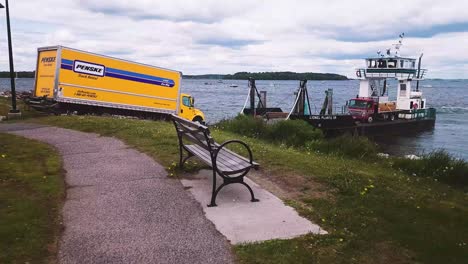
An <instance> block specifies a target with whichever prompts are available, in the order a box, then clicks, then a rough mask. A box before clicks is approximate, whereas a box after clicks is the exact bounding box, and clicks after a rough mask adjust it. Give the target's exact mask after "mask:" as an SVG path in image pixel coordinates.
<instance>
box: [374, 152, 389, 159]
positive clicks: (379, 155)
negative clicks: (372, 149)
mask: <svg viewBox="0 0 468 264" xmlns="http://www.w3.org/2000/svg"><path fill="white" fill-rule="evenodd" d="M377 156H378V157H381V158H387V159H388V158H389V157H390V155H389V154H387V153H377Z"/></svg>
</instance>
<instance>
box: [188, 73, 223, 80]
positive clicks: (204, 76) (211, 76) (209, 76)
mask: <svg viewBox="0 0 468 264" xmlns="http://www.w3.org/2000/svg"><path fill="white" fill-rule="evenodd" d="M224 76H225V75H224V74H200V75H185V74H184V75H183V78H184V79H216V80H220V79H224Z"/></svg>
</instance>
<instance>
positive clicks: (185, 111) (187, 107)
mask: <svg viewBox="0 0 468 264" xmlns="http://www.w3.org/2000/svg"><path fill="white" fill-rule="evenodd" d="M181 97H182V98H181V101H182V104H181V105H180V112H179V116H180V117H182V118H185V119H188V120H190V121H192V119H193V117H194V110H193V105H192V100H191V99H190V96H187V95H182V96H181Z"/></svg>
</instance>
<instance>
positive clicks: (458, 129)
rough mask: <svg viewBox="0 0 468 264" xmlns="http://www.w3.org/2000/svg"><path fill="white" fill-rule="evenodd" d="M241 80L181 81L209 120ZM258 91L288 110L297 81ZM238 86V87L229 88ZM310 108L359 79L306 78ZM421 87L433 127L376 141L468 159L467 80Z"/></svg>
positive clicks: (24, 85)
mask: <svg viewBox="0 0 468 264" xmlns="http://www.w3.org/2000/svg"><path fill="white" fill-rule="evenodd" d="M247 84H248V82H247V81H245V80H223V81H222V82H218V81H217V80H190V79H184V80H183V81H182V91H183V92H185V93H189V94H191V95H193V96H194V97H195V105H196V107H197V108H200V109H201V110H202V111H203V112H204V113H205V115H206V119H207V122H208V123H215V122H217V121H219V120H222V119H226V118H232V117H234V116H236V115H237V114H238V113H239V112H240V111H241V109H242V107H243V105H244V102H245V100H246V98H247V94H248V85H247ZM256 84H257V89H258V90H259V91H267V106H268V107H280V108H282V109H283V111H285V112H286V111H290V110H291V107H292V105H293V103H294V98H295V97H294V92H295V91H296V90H297V88H298V86H299V81H261V80H259V81H257V82H256ZM33 85H34V79H22V78H21V79H17V81H16V86H17V90H18V91H25V90H31V89H32V87H33ZM232 85H237V87H230V86H232ZM307 87H308V91H309V97H310V100H311V107H312V111H318V110H319V109H320V107H321V105H322V103H323V99H324V97H325V90H327V89H329V88H332V89H333V105H334V109H335V111H337V112H339V111H341V109H342V106H343V105H344V104H345V102H346V100H348V99H350V98H352V97H355V96H356V94H357V92H358V87H359V81H357V80H348V81H309V82H308V83H307ZM389 87H390V88H389V96H390V99H392V97H395V96H396V82H390V83H389ZM420 88H421V90H422V92H423V94H424V96H425V97H426V98H427V106H428V107H434V108H436V109H437V120H436V124H435V128H434V130H432V131H427V132H423V133H418V134H412V135H402V136H398V137H395V136H392V137H379V138H376V140H377V142H378V143H379V144H380V145H381V146H382V149H383V151H384V152H386V153H390V154H394V155H404V154H420V153H427V152H430V151H433V150H437V149H445V150H447V151H448V152H450V153H452V154H453V155H455V156H457V157H460V158H463V159H466V160H468V80H425V81H423V82H421V83H420ZM8 89H9V79H0V90H8Z"/></svg>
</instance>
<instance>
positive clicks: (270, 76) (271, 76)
mask: <svg viewBox="0 0 468 264" xmlns="http://www.w3.org/2000/svg"><path fill="white" fill-rule="evenodd" d="M34 74H35V72H34V71H20V72H17V74H15V77H18V78H34ZM9 77H10V72H9V71H1V72H0V78H9ZM249 77H252V78H254V79H255V80H348V78H347V77H346V76H344V75H339V74H334V73H315V72H302V73H299V72H237V73H234V74H202V75H183V78H184V79H217V80H221V79H225V80H247V79H249Z"/></svg>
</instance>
